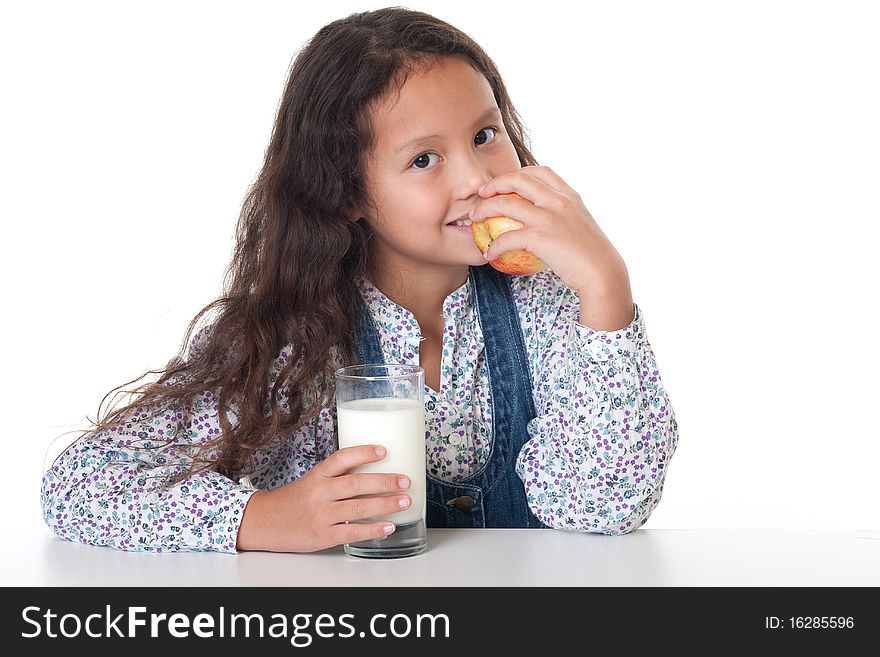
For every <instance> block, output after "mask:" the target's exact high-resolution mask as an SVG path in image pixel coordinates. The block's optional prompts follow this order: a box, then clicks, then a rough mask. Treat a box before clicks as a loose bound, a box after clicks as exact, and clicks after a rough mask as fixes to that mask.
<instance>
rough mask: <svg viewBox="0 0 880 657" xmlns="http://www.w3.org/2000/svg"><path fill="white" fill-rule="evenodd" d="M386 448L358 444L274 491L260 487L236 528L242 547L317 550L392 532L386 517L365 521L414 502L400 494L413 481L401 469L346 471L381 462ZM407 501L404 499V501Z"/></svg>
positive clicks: (341, 450)
mask: <svg viewBox="0 0 880 657" xmlns="http://www.w3.org/2000/svg"><path fill="white" fill-rule="evenodd" d="M384 457H385V448H384V447H382V446H380V445H359V446H357V447H346V448H343V449H340V450H338V451H336V452H334V453H333V454H331V455H330V456H328V457H327V458H326V459H324V460H323V461H321V462H320V463H318V464H317V465H316V466H315V467H313V468H312V469H311V470H309V471H308V472H307V473H306V474H304V475H303V476H302V477H300V478H299V479H297V480H296V481H292V482H291V483H289V484H286V485H284V486H281V487H280V488H276V489H274V490H271V491H257V492H256V493H254V494H253V495H252V496H251V498H250V500H249V501H248V505H247V508H246V509H245V512H244V516H243V517H242V521H241V526H240V527H239V532H238V544H237V548H238V549H239V550H268V551H270V552H314V551H315V550H323V549H324V548H329V547H333V546H335V545H340V544H342V543H354V542H357V541H365V540H367V539H371V538H381V537H383V536H388V535H389V534H391V533H392V532H393V531H394V529H395V527H394V523H393V522H389V521H387V520H383V521H379V522H372V523H367V524H359V523H354V522H350V523H349V524H345V523H346V521H352V520H363V519H364V518H373V517H375V516H382V515H386V514H389V513H397V512H399V511H401V510H403V509H405V508H408V507H409V505H410V504H411V503H412V499H411V498H410V497H409V495H394V494H393V493H402V492H403V491H405V490H406V489H408V488H409V486H410V483H411V482H410V480H409V478H408V477H405V476H403V475H399V474H385V473H359V474H348V471H349V470H351V469H352V468H355V467H357V466H359V465H362V464H364V463H372V462H374V461H381V460H382V459H383V458H384ZM403 502H405V504H403Z"/></svg>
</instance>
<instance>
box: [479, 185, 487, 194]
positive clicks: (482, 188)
mask: <svg viewBox="0 0 880 657" xmlns="http://www.w3.org/2000/svg"><path fill="white" fill-rule="evenodd" d="M484 189H486V185H483V186H482V187H480V192H479V193H480V194H482V193H483V190H484Z"/></svg>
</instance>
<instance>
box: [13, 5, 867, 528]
mask: <svg viewBox="0 0 880 657" xmlns="http://www.w3.org/2000/svg"><path fill="white" fill-rule="evenodd" d="M872 4H873V3H870V2H862V3H857V2H839V1H838V2H743V1H739V2H729V3H720V2H713V3H699V2H665V3H652V2H640V3H633V2H630V3H626V4H623V3H616V4H614V5H611V3H598V2H581V3H573V2H570V1H565V2H548V1H544V2H541V3H534V2H512V1H506V2H483V1H481V2H478V3H474V2H450V1H449V0H442V1H437V2H433V1H432V2H428V1H424V2H422V1H415V0H413V1H411V2H409V3H408V4H407V5H406V6H408V7H410V8H413V9H420V10H423V11H427V12H429V13H432V14H434V15H435V16H437V17H439V18H442V19H444V20H446V21H448V22H450V23H452V24H453V25H455V26H457V27H459V28H460V29H462V30H463V31H465V32H467V33H469V34H470V35H471V36H472V37H474V38H475V39H476V40H477V41H478V42H479V43H480V44H481V45H482V46H483V47H484V48H485V49H486V51H487V52H488V53H489V55H490V56H491V57H492V58H493V59H494V61H495V62H496V64H497V65H498V67H499V70H500V72H501V74H502V76H503V77H504V79H505V81H506V83H507V85H508V89H509V92H510V94H511V97H512V100H513V102H514V104H515V106H516V107H517V109H518V110H519V112H520V113H521V115H522V117H523V118H524V120H525V122H526V125H527V127H528V129H529V131H530V134H531V137H532V146H533V152H534V153H535V155H536V157H537V158H538V160H539V162H540V163H541V164H545V165H548V166H550V167H551V168H552V169H553V170H554V171H556V172H557V173H559V174H560V175H561V176H562V177H563V178H564V179H565V180H566V181H567V182H568V183H569V184H570V185H571V186H572V187H574V188H575V189H576V190H577V191H578V192H579V193H580V194H581V196H582V197H583V198H584V200H585V202H586V205H587V207H588V209H589V210H590V211H591V213H592V214H593V216H594V217H595V219H596V221H597V222H598V223H599V225H600V226H601V227H602V229H603V230H604V231H605V232H606V234H607V235H608V236H609V238H610V239H611V240H612V242H613V243H614V244H615V246H616V247H617V249H618V250H619V251H620V252H621V254H622V255H623V257H624V259H625V260H626V263H627V265H628V267H629V272H630V278H631V282H632V288H633V294H634V297H635V300H636V302H637V303H638V304H639V306H640V307H641V309H642V312H643V313H644V317H645V321H646V325H647V330H648V337H649V340H650V343H651V345H652V347H653V349H654V351H655V354H656V356H657V360H658V364H659V366H660V372H661V376H662V379H663V382H664V384H665V386H666V389H667V391H668V393H669V395H670V397H671V400H672V404H673V407H674V410H675V413H676V416H677V419H678V422H679V427H680V432H681V436H680V444H679V447H678V451H677V452H676V454H675V456H674V457H673V459H672V462H671V466H670V469H669V473H668V477H667V482H666V488H665V493H664V498H663V501H662V502H661V504H660V506H659V507H658V509H657V510H656V511H655V512H654V514H653V516H652V517H651V519H650V520H649V521H648V523H647V524H646V525H645V527H646V528H854V529H871V528H874V529H876V528H880V512H878V510H877V501H878V488H877V483H876V481H877V476H876V471H877V461H878V456H880V446H878V428H877V423H876V420H875V413H876V409H877V408H878V405H877V390H878V383H877V377H878V371H880V358H878V340H877V319H878V313H877V310H876V303H875V299H876V296H877V294H876V282H877V281H878V265H877V262H878V258H877V255H876V250H877V246H878V243H877V239H876V235H877V231H876V228H875V226H876V223H877V221H878V219H880V212H878V206H880V202H878V182H880V160H878V153H880V128H878V123H880V122H878V120H877V117H878V116H880V100H878V97H877V94H878V86H877V80H878V70H877V69H878V65H877V62H880V41H878V39H877V38H876V36H877V34H878V32H880V21H878V20H877V18H876V17H875V14H874V9H873V8H872ZM382 6H385V4H384V3H374V2H336V1H330V0H324V1H323V2H320V3H303V2H293V1H291V2H247V3H244V2H240V3H226V2H210V3H209V2H198V3H197V2H187V3H180V2H156V1H153V2H149V3H143V4H141V5H137V4H135V3H115V2H100V3H99V2H76V3H62V2H56V3H46V2H29V3H18V5H17V6H12V7H11V6H9V5H4V8H3V9H2V10H0V62H2V63H0V66H2V81H0V84H2V96H3V98H4V100H3V102H2V105H0V112H2V121H0V158H2V159H0V167H2V169H0V184H2V188H0V189H2V191H0V194H2V198H0V211H2V244H3V249H2V252H3V257H2V259H0V267H2V272H0V273H2V285H3V297H4V299H3V302H4V304H3V305H4V308H5V310H4V319H3V339H2V349H3V369H4V374H5V376H3V377H2V379H0V385H2V391H0V392H2V395H0V399H2V404H3V418H4V425H5V427H4V429H5V430H4V435H3V439H4V441H5V456H6V459H5V461H6V462H5V477H4V478H3V484H2V485H3V491H2V504H3V509H2V510H3V525H4V527H5V529H4V535H6V536H7V539H6V540H10V539H9V537H10V536H12V535H15V534H22V533H33V532H48V529H45V528H44V526H43V525H42V520H41V518H40V511H39V488H40V476H41V473H42V469H43V467H44V456H45V454H46V452H47V449H49V451H50V456H52V455H54V453H55V452H54V451H53V450H55V451H57V448H58V443H56V444H55V446H53V447H52V448H50V443H52V441H53V439H55V438H56V437H57V436H59V435H60V434H62V433H63V432H65V431H68V430H70V429H74V428H77V427H82V426H83V425H84V423H85V418H86V415H88V416H90V417H94V414H95V411H96V409H97V405H98V402H99V401H100V399H101V398H102V396H103V395H104V393H106V392H107V391H108V390H109V389H110V388H112V387H114V386H116V385H118V384H120V383H123V382H125V381H128V380H130V379H132V378H134V377H135V376H137V375H139V374H141V373H143V372H144V371H145V370H147V369H150V368H156V367H162V366H163V365H164V364H165V363H166V362H167V360H168V359H169V358H170V357H171V356H172V355H173V354H174V353H175V352H176V350H177V348H178V346H179V342H180V339H181V338H182V336H183V332H184V329H185V327H186V324H187V323H188V321H189V319H190V318H191V317H192V316H193V315H194V314H195V313H196V312H197V311H198V310H199V309H200V308H201V307H202V306H203V305H205V304H206V303H207V302H208V301H210V300H211V299H213V298H214V297H215V296H216V295H217V294H218V293H219V292H220V284H221V279H222V275H223V271H224V268H225V266H226V264H227V261H228V258H229V255H230V252H231V247H232V237H233V229H234V225H235V221H236V218H237V216H238V211H239V208H240V203H241V201H242V198H243V196H244V194H245V192H246V190H247V187H248V186H249V184H250V183H251V182H252V180H253V179H254V177H255V175H256V174H257V172H258V170H259V167H260V164H261V161H262V156H263V150H264V148H265V147H266V144H267V142H268V138H269V133H270V129H271V126H272V122H273V119H274V114H275V110H276V107H277V103H278V100H279V98H280V96H281V92H282V88H283V85H284V82H285V79H286V76H287V72H288V68H289V66H290V63H291V61H292V58H293V57H295V55H296V53H297V51H298V50H299V49H300V48H301V47H302V46H303V45H304V43H305V42H306V41H307V40H308V39H309V38H310V37H311V36H312V35H313V34H314V33H315V32H316V31H317V30H318V29H319V28H320V27H321V26H323V25H325V24H326V23H329V22H331V21H333V20H336V19H338V18H342V17H344V16H346V15H348V14H349V13H352V12H355V11H364V10H367V9H375V8H379V7H382ZM68 439H69V438H68V437H64V438H62V439H61V441H60V442H63V443H64V444H66V441H67V440H68ZM61 446H63V445H61ZM7 532H9V534H7ZM4 542H5V541H4Z"/></svg>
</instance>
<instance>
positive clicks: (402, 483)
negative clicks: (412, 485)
mask: <svg viewBox="0 0 880 657" xmlns="http://www.w3.org/2000/svg"><path fill="white" fill-rule="evenodd" d="M399 483H400V487H401V488H409V477H401V478H400V482H399Z"/></svg>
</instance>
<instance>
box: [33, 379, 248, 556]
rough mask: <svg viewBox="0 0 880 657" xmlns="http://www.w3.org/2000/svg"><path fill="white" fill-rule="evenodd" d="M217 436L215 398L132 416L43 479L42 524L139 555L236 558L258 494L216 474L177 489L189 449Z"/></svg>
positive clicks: (66, 455)
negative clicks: (231, 555)
mask: <svg viewBox="0 0 880 657" xmlns="http://www.w3.org/2000/svg"><path fill="white" fill-rule="evenodd" d="M219 433H220V424H219V417H218V405H217V400H216V398H215V396H214V395H213V394H212V393H211V392H210V391H206V392H204V393H203V394H201V395H200V396H199V397H198V398H197V399H196V400H195V401H194V402H193V404H192V405H191V407H190V408H181V407H168V408H164V409H161V410H158V411H155V410H154V411H152V412H147V411H145V410H137V411H136V412H135V413H133V414H132V415H131V416H129V418H128V419H126V420H125V421H123V422H121V423H119V424H118V425H117V426H114V427H113V428H112V429H108V430H105V431H103V432H101V433H99V434H97V435H94V436H91V437H86V438H84V439H81V440H79V441H77V442H75V443H73V444H72V445H71V446H69V447H68V448H67V449H66V450H65V451H64V452H63V453H62V454H61V455H60V456H59V457H58V459H56V461H55V463H54V464H53V465H52V467H51V468H49V470H48V471H47V472H46V473H45V474H44V475H43V480H42V488H41V496H40V497H41V502H42V509H43V518H44V520H45V522H46V524H47V525H48V526H49V527H50V528H51V529H52V531H53V532H54V533H55V534H57V535H58V536H60V537H61V538H64V539H67V540H70V541H75V542H80V543H88V544H91V545H101V546H109V547H113V548H117V549H120V550H130V551H138V552H173V551H213V552H227V553H236V552H237V550H236V542H237V537H238V528H239V526H240V524H241V519H242V516H243V515H244V509H245V507H246V506H247V503H248V500H249V499H250V496H251V495H252V494H253V493H254V492H255V491H256V490H257V488H255V487H253V486H247V485H242V484H241V483H239V482H236V481H233V480H232V479H229V478H228V477H225V476H223V475H222V474H220V473H218V472H214V471H204V472H200V473H197V474H195V475H193V476H191V477H189V478H187V479H185V480H184V481H182V482H180V483H178V484H176V485H166V484H167V482H166V478H168V477H169V476H173V475H176V474H178V473H180V474H182V473H183V472H185V471H186V469H187V468H188V466H189V463H190V462H191V455H192V454H193V450H192V448H193V447H197V446H199V445H201V444H204V443H205V442H207V441H209V440H211V439H213V438H214V437H216V435H218V434H219Z"/></svg>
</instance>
